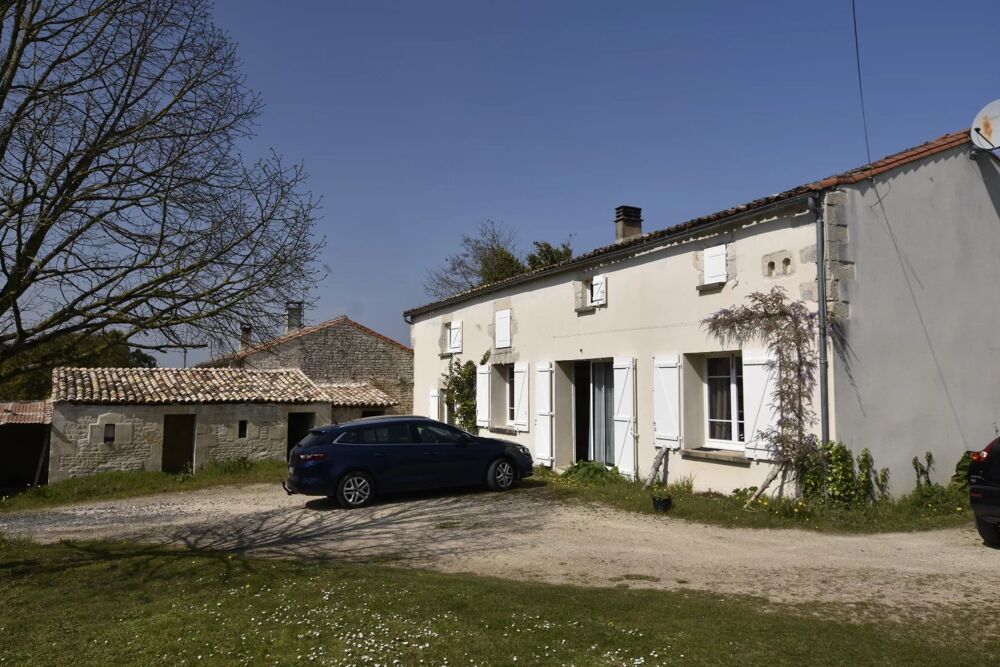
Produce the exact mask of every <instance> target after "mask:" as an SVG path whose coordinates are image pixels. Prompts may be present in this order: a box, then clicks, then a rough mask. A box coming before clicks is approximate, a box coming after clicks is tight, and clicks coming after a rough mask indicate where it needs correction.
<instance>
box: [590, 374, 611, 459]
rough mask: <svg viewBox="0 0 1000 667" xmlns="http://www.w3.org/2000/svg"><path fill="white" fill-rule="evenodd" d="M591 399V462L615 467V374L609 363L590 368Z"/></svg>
mask: <svg viewBox="0 0 1000 667" xmlns="http://www.w3.org/2000/svg"><path fill="white" fill-rule="evenodd" d="M590 382H591V387H592V391H591V397H592V410H591V414H592V415H593V417H592V423H591V424H592V425H591V431H590V433H591V437H590V442H591V454H590V457H591V460H594V461H600V462H601V463H604V464H606V465H609V466H613V465H615V400H614V395H615V372H614V364H613V363H612V362H610V361H595V362H594V363H593V364H591V366H590Z"/></svg>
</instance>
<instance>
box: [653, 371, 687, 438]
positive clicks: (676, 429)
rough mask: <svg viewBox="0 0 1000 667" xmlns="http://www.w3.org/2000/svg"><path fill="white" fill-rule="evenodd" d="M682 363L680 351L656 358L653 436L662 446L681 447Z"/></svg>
mask: <svg viewBox="0 0 1000 667" xmlns="http://www.w3.org/2000/svg"><path fill="white" fill-rule="evenodd" d="M680 404H681V365H680V357H679V356H678V355H676V354H657V355H656V356H654V357H653V439H654V440H655V441H656V445H657V446H658V447H666V448H667V449H680V446H681V435H680V434H681V431H680Z"/></svg>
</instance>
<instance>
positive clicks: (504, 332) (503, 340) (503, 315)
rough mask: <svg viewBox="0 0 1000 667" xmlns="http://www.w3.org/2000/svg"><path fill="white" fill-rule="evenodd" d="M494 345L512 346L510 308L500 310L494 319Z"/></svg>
mask: <svg viewBox="0 0 1000 667" xmlns="http://www.w3.org/2000/svg"><path fill="white" fill-rule="evenodd" d="M493 324H494V326H493V329H494V347H496V348H497V349H502V348H505V347H510V308H508V309H507V310H498V311H497V312H496V314H495V316H494V320H493Z"/></svg>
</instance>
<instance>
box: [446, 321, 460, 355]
mask: <svg viewBox="0 0 1000 667" xmlns="http://www.w3.org/2000/svg"><path fill="white" fill-rule="evenodd" d="M448 351H449V352H461V351H462V320H452V322H451V324H449V325H448Z"/></svg>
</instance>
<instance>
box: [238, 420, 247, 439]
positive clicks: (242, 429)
mask: <svg viewBox="0 0 1000 667" xmlns="http://www.w3.org/2000/svg"><path fill="white" fill-rule="evenodd" d="M237 431H238V432H239V437H240V438H245V437H247V420H246V419H241V420H240V423H239V426H238V427H237Z"/></svg>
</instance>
